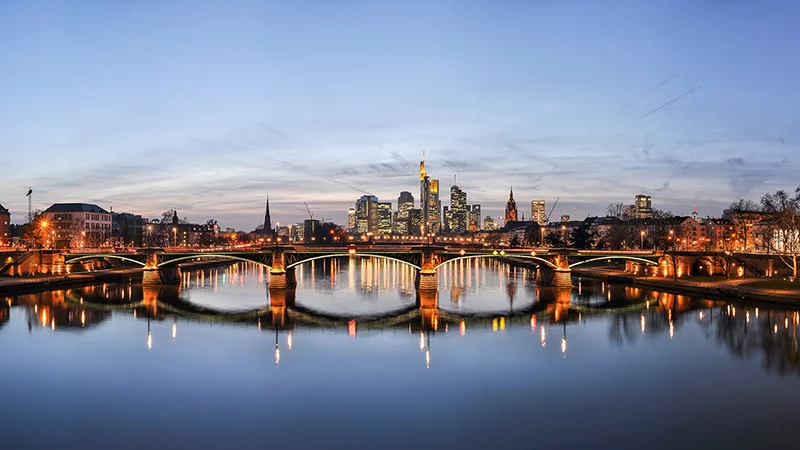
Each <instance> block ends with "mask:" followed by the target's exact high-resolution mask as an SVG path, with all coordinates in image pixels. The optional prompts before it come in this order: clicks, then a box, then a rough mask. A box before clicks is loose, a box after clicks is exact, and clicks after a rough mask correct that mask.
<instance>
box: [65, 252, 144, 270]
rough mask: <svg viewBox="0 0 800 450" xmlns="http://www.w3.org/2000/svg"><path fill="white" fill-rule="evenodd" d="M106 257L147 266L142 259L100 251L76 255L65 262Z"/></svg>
mask: <svg viewBox="0 0 800 450" xmlns="http://www.w3.org/2000/svg"><path fill="white" fill-rule="evenodd" d="M104 258H113V259H120V260H123V261H128V262H132V263H134V264H138V265H140V266H142V267H144V266H145V263H143V262H141V261H137V260H135V259H133V258H128V257H125V256H121V255H115V254H113V253H111V254H104V253H98V254H95V255H83V256H76V257H75V258H70V259H65V260H64V264H75V263H76V262H79V261H88V260H92V259H104Z"/></svg>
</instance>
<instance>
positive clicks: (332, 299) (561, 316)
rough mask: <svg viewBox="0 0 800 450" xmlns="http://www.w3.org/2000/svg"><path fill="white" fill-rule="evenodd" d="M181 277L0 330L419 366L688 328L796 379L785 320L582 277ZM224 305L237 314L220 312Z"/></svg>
mask: <svg viewBox="0 0 800 450" xmlns="http://www.w3.org/2000/svg"><path fill="white" fill-rule="evenodd" d="M183 276H184V279H183V280H182V283H181V284H179V285H166V286H160V287H156V288H151V287H144V288H143V287H142V286H140V285H137V284H115V283H110V284H108V283H107V284H98V285H94V286H86V287H81V288H74V289H66V290H56V291H50V292H44V293H38V294H29V295H23V296H19V297H11V298H5V299H2V302H0V330H5V329H6V328H8V324H9V322H10V321H12V320H14V319H13V317H14V312H15V311H16V310H19V311H23V312H24V314H23V316H24V319H23V320H25V322H26V324H27V327H28V330H29V331H30V332H33V331H36V330H38V331H48V332H50V333H55V334H59V333H61V332H64V331H71V332H75V331H87V330H91V329H92V327H94V326H96V325H98V324H100V323H103V322H105V321H107V320H108V319H110V318H112V316H114V317H118V318H120V319H122V320H126V319H129V320H146V325H145V326H143V328H142V333H143V334H141V335H139V336H140V338H139V339H142V338H143V339H145V343H146V348H147V350H148V351H150V350H152V349H153V347H154V345H157V344H158V335H157V332H156V331H155V330H153V329H152V328H151V321H154V322H155V323H160V322H164V321H166V322H167V323H168V325H167V326H168V330H169V331H168V334H165V335H164V339H165V340H166V339H169V337H171V340H172V342H177V341H178V340H177V337H178V322H179V321H180V322H181V323H182V325H181V328H182V329H183V327H184V325H183V324H185V323H196V322H204V323H205V322H208V323H210V324H220V325H221V326H224V325H222V324H226V323H232V324H242V325H246V326H247V325H249V326H251V327H252V328H250V329H251V330H252V331H254V332H258V331H260V332H262V333H263V332H269V333H274V336H275V338H274V345H275V348H274V361H275V364H276V366H277V365H280V363H281V358H282V357H283V358H284V363H286V358H288V356H287V355H288V354H284V355H282V354H281V349H282V346H281V344H280V343H281V341H283V340H285V346H283V350H284V351H290V350H292V347H293V339H294V337H295V335H296V334H297V333H307V332H309V330H317V331H326V330H327V331H333V332H334V333H338V332H342V333H344V334H346V335H348V336H350V337H352V338H358V339H361V338H363V337H364V335H366V337H367V338H369V337H370V336H371V335H372V334H374V333H381V332H384V331H385V330H394V331H405V332H407V333H409V334H410V335H412V336H417V337H418V339H419V342H418V346H419V351H420V352H422V353H423V354H424V365H425V367H426V368H430V367H431V364H432V363H431V360H432V350H431V348H432V345H431V344H432V341H435V340H436V339H442V338H446V337H447V336H448V335H451V334H452V335H455V336H456V337H470V338H471V337H472V336H475V335H478V336H485V335H491V334H495V333H498V334H502V333H508V332H514V331H515V330H517V329H520V328H526V329H527V328H529V329H530V332H527V331H526V333H527V335H528V336H529V339H531V340H533V342H535V343H536V346H537V347H538V348H540V349H543V350H540V351H557V352H558V353H560V356H561V357H562V358H566V356H567V355H568V354H570V355H571V357H570V358H575V357H580V356H576V355H581V354H584V355H585V353H582V351H584V350H586V349H587V348H590V347H591V346H592V345H597V344H592V343H591V342H587V341H586V340H585V339H583V338H581V339H579V340H577V341H574V339H575V338H574V336H575V334H576V333H577V334H578V336H579V337H580V336H581V334H582V333H583V331H582V330H583V327H585V326H586V325H587V324H590V325H592V326H594V325H601V326H602V327H603V329H606V330H607V332H606V338H605V339H606V341H607V343H609V344H611V345H612V346H615V347H619V348H624V347H632V346H637V345H642V343H644V342H647V341H660V340H667V341H669V340H672V341H673V342H675V345H684V344H682V342H685V339H694V338H695V337H694V336H693V334H694V333H691V332H689V331H687V330H700V331H702V333H701V335H703V336H705V337H706V338H707V339H710V340H713V341H715V342H717V343H720V344H722V346H723V347H724V348H725V349H727V350H728V351H729V352H730V353H731V354H732V355H735V356H736V357H737V358H742V359H745V360H749V359H754V360H758V361H759V362H760V363H761V366H762V367H763V368H764V370H766V371H767V372H768V373H775V374H779V375H788V374H797V375H800V356H799V355H798V338H797V327H798V326H800V314H799V313H798V312H797V311H794V310H784V309H779V308H771V309H764V308H763V307H761V308H758V307H754V306H751V305H746V304H741V303H736V302H724V301H711V300H704V299H699V298H696V297H691V296H686V295H680V294H670V293H663V292H656V291H650V290H646V289H641V288H637V287H633V286H626V285H619V284H608V283H605V282H595V281H592V280H590V279H581V280H576V283H575V286H574V287H573V288H572V289H563V288H552V287H546V286H540V285H537V284H536V283H535V282H534V281H533V274H532V273H531V272H530V271H527V270H525V269H520V268H514V267H508V266H505V265H503V264H500V263H497V262H496V261H486V260H460V261H457V262H454V263H453V264H448V265H445V266H443V271H442V272H441V273H440V278H439V283H440V287H441V291H440V292H433V293H430V292H429V293H425V292H422V293H420V292H417V291H416V290H415V289H414V272H413V270H411V268H409V267H408V266H405V265H403V264H400V263H397V262H393V261H385V260H370V259H364V260H358V259H348V258H344V259H333V260H328V261H315V262H312V263H309V264H306V265H302V266H301V267H300V269H299V270H298V274H297V276H298V281H299V284H300V286H298V288H297V289H296V290H289V291H285V292H272V293H270V292H269V290H268V289H267V288H268V285H269V275H268V273H266V272H265V271H264V270H263V269H262V268H261V267H259V266H256V265H253V264H244V263H242V264H235V265H231V266H229V267H220V268H215V269H206V270H198V271H187V272H185V273H184V275H183ZM200 294H202V295H200ZM232 294H236V295H239V294H242V295H243V296H245V297H247V299H246V302H244V303H242V302H241V301H237V300H230V299H229V297H230V296H231V295H232ZM440 294H441V295H442V296H443V298H445V299H446V300H445V301H444V302H443V303H444V304H440ZM197 299H201V300H202V301H203V303H198V302H197V301H196V300H197ZM256 299H258V300H257V301H256ZM364 299H367V300H366V303H364ZM498 299H500V300H499V301H501V302H502V303H498ZM237 302H238V303H237ZM467 303H469V305H467ZM235 304H245V305H246V306H247V307H245V308H238V309H232V308H231V306H232V305H235ZM365 305H366V306H365ZM140 323H141V322H140ZM143 325H144V324H143ZM212 326H213V325H212ZM190 327H191V326H190ZM453 327H454V328H453ZM451 328H453V330H451ZM443 336H444V337H443ZM570 336H572V337H570ZM186 339H191V338H190V337H187V336H186V335H184V334H182V339H181V341H184V340H186ZM548 339H550V341H551V342H550V343H551V346H548V345H547V344H548ZM553 339H556V340H555V341H553ZM139 342H142V341H139ZM464 342H465V344H464V345H469V344H466V342H469V341H467V340H465V341H464ZM139 345H141V344H139ZM289 360H291V358H289Z"/></svg>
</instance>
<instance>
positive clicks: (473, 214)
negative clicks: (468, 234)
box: [467, 204, 481, 231]
mask: <svg viewBox="0 0 800 450" xmlns="http://www.w3.org/2000/svg"><path fill="white" fill-rule="evenodd" d="M467 211H468V212H469V227H468V228H469V231H478V230H480V229H481V205H477V204H476V205H472V206H469V205H467Z"/></svg>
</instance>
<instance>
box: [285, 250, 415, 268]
mask: <svg viewBox="0 0 800 450" xmlns="http://www.w3.org/2000/svg"><path fill="white" fill-rule="evenodd" d="M342 256H357V257H367V256H371V257H373V258H381V259H388V260H391V261H397V262H399V263H402V264H405V265H407V266H411V267H413V268H415V269H417V270H422V267H420V266H418V265H416V264H413V263H411V262H408V261H404V260H402V259H400V258H395V257H392V256H388V255H381V254H375V253H355V254H350V253H346V252H342V253H328V254H325V255H319V256H314V257H311V258H306V259H301V260H299V261H295V262H293V263H291V264H289V265H287V266H286V268H287V269H291V268H293V267H297V266H299V265H300V264H304V263H307V262H310V261H317V260H320V259H331V258H339V257H342Z"/></svg>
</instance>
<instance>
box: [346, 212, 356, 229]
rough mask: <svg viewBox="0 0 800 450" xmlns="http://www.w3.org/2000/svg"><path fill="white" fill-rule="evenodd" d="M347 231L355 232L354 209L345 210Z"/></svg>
mask: <svg viewBox="0 0 800 450" xmlns="http://www.w3.org/2000/svg"><path fill="white" fill-rule="evenodd" d="M347 232H348V233H355V232H356V209H355V208H350V209H349V210H348V211H347Z"/></svg>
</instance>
